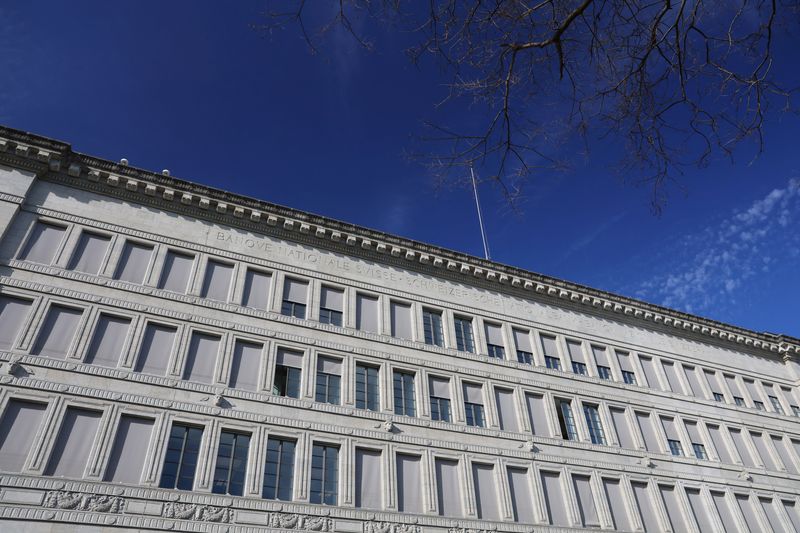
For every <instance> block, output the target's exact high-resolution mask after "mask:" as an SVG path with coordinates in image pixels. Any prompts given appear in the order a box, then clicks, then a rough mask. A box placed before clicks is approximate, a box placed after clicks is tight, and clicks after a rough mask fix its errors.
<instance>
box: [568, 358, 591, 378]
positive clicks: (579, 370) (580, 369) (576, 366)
mask: <svg viewBox="0 0 800 533" xmlns="http://www.w3.org/2000/svg"><path fill="white" fill-rule="evenodd" d="M572 371H573V372H574V373H576V374H580V375H582V376H588V375H589V372H588V371H587V369H586V363H578V362H576V361H573V362H572Z"/></svg>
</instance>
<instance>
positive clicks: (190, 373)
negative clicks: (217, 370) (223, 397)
mask: <svg viewBox="0 0 800 533" xmlns="http://www.w3.org/2000/svg"><path fill="white" fill-rule="evenodd" d="M220 342H221V339H220V337H217V336H216V335H208V334H206V333H199V332H196V331H195V332H194V333H192V340H191V341H190V342H189V351H188V353H187V354H186V366H185V367H184V370H183V379H185V380H187V381H196V382H198V383H207V384H211V383H212V382H213V381H214V367H215V365H216V364H217V354H218V353H219V346H220Z"/></svg>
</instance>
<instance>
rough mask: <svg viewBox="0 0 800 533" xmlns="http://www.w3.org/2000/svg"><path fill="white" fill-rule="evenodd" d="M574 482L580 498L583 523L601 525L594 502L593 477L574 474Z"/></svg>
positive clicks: (579, 505)
mask: <svg viewBox="0 0 800 533" xmlns="http://www.w3.org/2000/svg"><path fill="white" fill-rule="evenodd" d="M572 482H573V484H574V488H575V496H576V497H577V498H578V511H580V515H581V524H582V525H584V526H594V527H600V518H599V517H598V515H597V506H596V505H595V503H594V495H593V494H592V484H591V479H590V478H589V476H579V475H573V476H572Z"/></svg>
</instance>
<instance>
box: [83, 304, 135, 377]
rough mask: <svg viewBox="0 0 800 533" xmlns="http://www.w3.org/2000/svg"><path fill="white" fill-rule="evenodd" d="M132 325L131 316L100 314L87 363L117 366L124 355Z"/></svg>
mask: <svg viewBox="0 0 800 533" xmlns="http://www.w3.org/2000/svg"><path fill="white" fill-rule="evenodd" d="M130 325H131V321H130V319H129V318H120V317H116V316H110V315H100V318H99V319H98V321H97V327H96V328H95V330H94V336H93V337H92V343H91V344H90V345H89V352H88V353H87V354H86V363H88V364H93V365H101V366H108V367H111V368H115V367H116V366H117V363H119V358H120V355H122V348H123V346H124V345H125V337H126V336H127V335H128V328H129V327H130Z"/></svg>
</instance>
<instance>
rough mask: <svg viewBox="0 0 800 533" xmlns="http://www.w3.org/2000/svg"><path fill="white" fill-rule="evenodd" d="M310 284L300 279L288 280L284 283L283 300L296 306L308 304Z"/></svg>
mask: <svg viewBox="0 0 800 533" xmlns="http://www.w3.org/2000/svg"><path fill="white" fill-rule="evenodd" d="M307 293H308V282H306V281H300V280H298V279H292V278H286V279H285V280H284V282H283V299H284V300H288V301H290V302H293V303H296V304H303V305H305V303H306V294H307Z"/></svg>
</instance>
